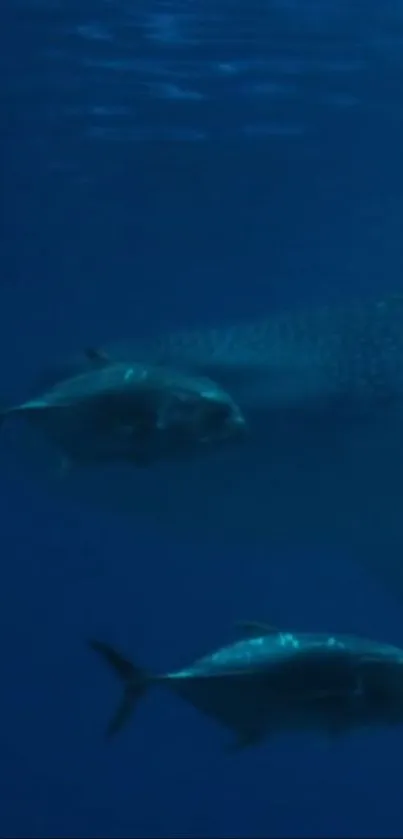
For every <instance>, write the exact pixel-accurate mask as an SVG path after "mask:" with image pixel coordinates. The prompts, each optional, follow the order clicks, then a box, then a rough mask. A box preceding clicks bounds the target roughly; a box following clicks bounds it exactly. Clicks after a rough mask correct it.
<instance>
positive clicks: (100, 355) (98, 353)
mask: <svg viewBox="0 0 403 839" xmlns="http://www.w3.org/2000/svg"><path fill="white" fill-rule="evenodd" d="M84 355H85V357H86V358H87V359H88V361H91V363H92V364H95V365H96V366H97V367H103V366H104V365H105V364H109V356H108V355H107V353H106V352H104V351H103V350H100V349H99V348H98V347H87V349H86V350H84Z"/></svg>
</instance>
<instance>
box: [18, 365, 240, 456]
mask: <svg viewBox="0 0 403 839" xmlns="http://www.w3.org/2000/svg"><path fill="white" fill-rule="evenodd" d="M82 366H83V365H82ZM87 367H88V369H81V371H80V370H78V371H76V374H72V375H70V376H67V377H65V378H62V379H61V380H58V381H56V382H55V383H54V384H53V385H52V386H51V387H49V389H47V390H45V391H44V392H42V393H40V394H38V395H37V396H36V397H35V398H33V399H30V400H28V401H26V402H23V403H22V404H19V405H16V406H14V407H12V408H9V409H8V410H7V411H4V412H3V420H4V418H5V417H6V416H12V415H21V416H23V417H25V418H26V419H28V420H29V421H30V422H31V423H32V424H34V425H36V426H38V427H39V428H40V429H41V430H42V432H43V433H44V434H45V436H46V437H47V438H48V439H50V440H51V441H52V442H53V443H54V444H55V445H56V447H57V448H58V450H60V452H61V453H63V455H64V457H68V458H69V459H70V460H71V461H73V462H74V463H75V464H80V465H83V464H86V465H94V464H105V463H108V462H116V461H123V462H128V463H135V464H137V465H140V464H141V465H145V464H150V463H152V462H155V461H156V460H158V459H160V458H164V457H175V458H180V457H184V456H189V455H190V454H192V455H193V454H194V453H195V452H197V453H200V452H201V451H203V453H205V452H206V451H208V450H209V448H211V447H212V446H215V445H222V444H224V443H226V442H228V441H231V442H234V441H235V439H236V440H239V439H240V438H241V437H242V434H243V432H244V431H245V422H244V418H243V416H242V414H241V412H240V410H239V409H238V407H237V406H236V405H235V404H234V403H233V401H232V400H231V398H230V397H229V395H228V394H227V393H225V392H224V391H223V389H222V388H220V387H219V386H218V385H217V384H216V383H215V382H213V381H211V380H210V379H207V378H206V377H201V376H194V375H193V376H192V375H190V374H186V373H182V372H179V371H176V370H175V369H173V368H168V367H167V366H163V367H161V366H157V365H149V364H144V363H140V362H134V361H127V360H126V361H117V362H113V361H110V360H109V359H108V358H107V357H106V356H103V355H101V354H100V353H97V352H95V351H92V352H91V353H90V358H89V359H87Z"/></svg>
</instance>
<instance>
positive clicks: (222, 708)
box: [90, 623, 403, 749]
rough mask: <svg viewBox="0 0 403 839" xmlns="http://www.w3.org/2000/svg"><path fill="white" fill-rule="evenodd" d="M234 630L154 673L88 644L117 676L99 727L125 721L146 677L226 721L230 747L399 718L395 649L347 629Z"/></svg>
mask: <svg viewBox="0 0 403 839" xmlns="http://www.w3.org/2000/svg"><path fill="white" fill-rule="evenodd" d="M241 629H242V638H241V640H238V641H236V642H235V643H232V644H230V645H228V646H225V647H221V648H219V649H218V650H215V651H214V652H212V653H209V654H208V655H205V656H203V658H200V659H198V660H196V661H194V662H193V663H192V664H190V665H189V666H188V667H185V668H183V669H180V670H175V671H172V672H169V673H166V674H164V675H160V676H155V675H152V674H150V673H148V672H147V671H146V670H144V669H142V668H141V667H138V666H137V665H135V664H133V663H132V662H131V661H130V660H128V659H127V658H125V657H123V656H122V655H121V654H120V653H119V652H117V651H116V650H115V649H113V648H112V647H111V646H109V645H108V644H105V643H103V642H101V641H91V642H90V646H91V648H92V649H93V650H94V651H95V652H97V653H98V654H99V655H100V656H101V657H102V658H103V659H104V661H105V662H106V663H107V664H108V665H109V666H110V667H111V668H112V670H113V671H114V672H115V674H116V675H117V676H118V677H119V679H120V680H121V682H122V684H123V697H122V700H121V703H120V705H119V707H118V710H117V712H116V714H115V715H114V717H113V719H112V720H111V722H110V724H109V726H108V728H107V736H109V737H110V736H113V735H114V734H116V733H117V732H118V731H120V730H121V729H122V728H123V727H124V725H125V724H126V723H127V722H128V720H129V718H130V716H131V714H132V712H133V711H134V709H135V707H136V705H137V703H138V701H139V700H140V699H141V698H142V697H143V696H144V694H145V693H146V691H147V689H148V688H149V687H151V686H152V685H163V686H164V687H167V688H169V689H170V690H172V691H174V692H175V693H176V694H178V695H179V696H180V697H181V698H182V699H184V700H186V701H187V702H189V703H191V704H192V705H193V706H194V707H195V708H196V709H197V710H199V711H201V712H203V713H204V714H206V715H207V716H209V717H212V718H214V719H215V720H216V721H217V722H219V723H220V724H221V725H223V726H224V727H225V728H227V729H229V730H230V731H231V732H232V733H233V735H234V740H233V743H232V744H231V746H230V747H231V748H233V749H241V748H244V747H247V746H251V745H254V744H257V743H260V742H261V741H262V740H263V739H264V738H265V737H267V736H268V735H271V734H273V733H276V732H281V731H292V730H311V731H318V732H324V733H329V734H332V735H334V734H338V733H344V732H346V733H347V732H349V731H352V730H353V729H358V728H373V727H375V726H391V725H400V724H402V723H403V650H400V649H398V648H397V647H393V646H389V645H387V644H380V643H377V642H375V641H368V640H364V639H362V638H358V637H354V636H344V635H329V634H318V633H291V632H281V631H279V630H277V629H274V628H272V627H269V626H266V625H265V624H257V623H247V624H241Z"/></svg>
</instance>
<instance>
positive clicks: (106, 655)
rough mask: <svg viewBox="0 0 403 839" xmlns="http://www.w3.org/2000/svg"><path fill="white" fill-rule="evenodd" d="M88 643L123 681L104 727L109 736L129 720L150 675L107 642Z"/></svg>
mask: <svg viewBox="0 0 403 839" xmlns="http://www.w3.org/2000/svg"><path fill="white" fill-rule="evenodd" d="M89 645H90V648H91V649H92V650H94V651H95V652H96V653H98V655H100V656H101V658H103V660H104V661H105V662H106V663H107V664H108V665H109V667H110V668H111V669H112V670H113V672H114V673H115V674H116V675H117V676H118V678H119V679H120V681H121V682H122V683H123V688H124V690H123V696H122V699H121V701H120V704H119V706H118V708H117V711H116V713H115V714H114V716H113V717H112V719H111V721H110V723H109V725H108V727H107V729H106V736H107V737H108V738H110V737H113V736H114V735H115V734H117V733H118V732H119V731H120V730H121V729H122V728H123V727H124V726H125V725H126V723H127V722H128V721H129V719H130V717H131V715H132V713H133V711H134V710H135V708H136V705H137V703H138V702H139V700H140V699H141V698H142V697H143V696H144V694H145V693H146V690H147V687H148V685H149V682H150V677H149V675H148V674H147V672H146V671H145V670H143V669H142V668H141V667H136V665H135V664H132V662H131V661H128V659H126V658H124V657H123V656H122V655H120V653H118V652H117V651H116V650H115V649H114V648H113V647H110V646H109V644H104V643H103V641H95V640H91V641H90V642H89Z"/></svg>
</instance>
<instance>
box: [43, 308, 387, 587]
mask: <svg viewBox="0 0 403 839" xmlns="http://www.w3.org/2000/svg"><path fill="white" fill-rule="evenodd" d="M110 354H111V357H114V358H115V359H116V360H119V359H121V358H133V359H135V358H146V359H147V361H148V363H150V364H152V363H157V364H162V365H174V366H175V368H176V369H178V370H182V371H186V372H188V373H190V374H192V375H196V376H198V375H202V376H204V375H207V376H210V377H211V378H212V379H213V380H214V381H215V382H217V383H218V385H219V386H221V387H222V388H223V389H224V390H225V391H226V392H228V393H229V394H230V395H231V397H232V399H233V400H234V402H235V404H236V405H238V406H239V408H240V410H241V411H242V413H243V415H244V417H245V419H246V422H247V427H248V437H247V441H246V444H245V445H243V446H238V447H233V448H230V447H228V448H226V447H221V448H217V450H215V453H214V456H213V457H211V458H199V459H197V461H196V460H194V461H191V460H189V461H186V462H185V461H180V462H179V461H178V459H172V460H171V462H164V463H161V462H158V463H156V464H155V466H153V467H152V468H151V469H147V470H140V471H138V470H134V471H133V470H130V469H127V468H126V467H124V465H123V464H122V467H121V468H120V467H119V468H116V467H115V466H113V468H112V467H111V468H107V469H105V470H102V471H101V472H99V474H98V475H97V480H96V481H94V480H92V479H91V476H87V475H83V474H82V473H76V472H74V471H73V472H70V473H69V475H68V476H67V479H66V480H64V481H63V491H64V492H67V491H68V492H70V493H71V495H72V497H76V498H77V499H81V501H83V500H86V501H88V500H91V503H96V504H98V505H101V506H106V507H108V508H109V509H113V510H115V511H116V512H119V513H129V514H131V515H132V516H133V517H134V520H136V519H137V520H139V519H142V520H143V521H144V522H146V523H148V524H149V526H150V528H153V529H154V528H155V527H158V528H159V531H160V532H165V533H166V534H167V535H168V534H169V533H171V534H174V535H176V536H179V537H180V538H182V537H186V538H187V539H194V540H196V541H198V542H199V543H200V542H201V541H202V540H203V539H208V540H209V541H211V540H213V541H214V542H215V544H216V546H217V553H219V551H220V549H221V547H222V546H223V545H224V546H227V545H229V544H231V543H232V544H237V545H240V546H242V543H243V549H244V551H245V556H246V557H248V555H249V552H250V549H251V548H252V545H253V543H254V542H257V543H260V544H261V545H263V546H264V547H265V548H266V550H267V556H268V558H271V559H272V561H273V560H274V559H275V557H276V556H277V555H278V554H279V553H280V554H281V552H285V553H287V554H289V553H290V552H294V553H295V552H300V551H302V552H303V554H304V556H306V554H307V552H308V551H310V550H314V551H315V552H323V556H324V557H326V555H327V549H328V547H329V546H331V547H332V549H336V550H337V549H339V550H340V551H342V552H343V553H344V554H346V553H347V554H350V555H351V556H352V557H354V558H355V559H356V560H357V561H358V562H359V563H361V564H362V565H363V566H364V567H370V568H371V569H373V570H374V571H375V572H376V573H377V574H378V575H381V576H382V578H383V580H385V581H386V582H389V583H391V584H392V586H393V591H394V592H395V593H398V594H400V595H401V596H402V597H403V516H402V511H403V433H402V431H403V298H402V297H391V298H389V299H385V300H379V301H376V300H375V301H369V302H361V303H351V304H346V305H345V306H342V307H339V308H332V307H328V308H318V309H316V310H312V311H306V312H290V313H285V314H279V315H273V316H272V317H269V318H266V319H262V320H260V321H255V322H252V323H246V324H240V325H231V324H230V325H228V326H225V327H221V328H216V329H205V330H203V329H200V330H197V331H193V332H189V333H186V332H184V333H180V332H178V333H174V334H172V335H167V336H165V337H164V336H163V337H162V338H161V339H159V340H156V341H154V342H151V343H150V344H149V345H148V346H144V345H143V346H140V347H139V346H130V347H129V348H128V347H127V346H126V347H125V348H124V350H122V349H121V348H116V349H114V350H110ZM38 465H39V466H40V468H43V462H42V461H41V463H40V464H38ZM50 474H51V475H53V474H54V471H53V468H52V469H51V470H50Z"/></svg>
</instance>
